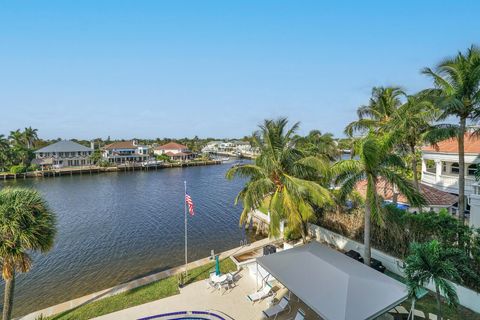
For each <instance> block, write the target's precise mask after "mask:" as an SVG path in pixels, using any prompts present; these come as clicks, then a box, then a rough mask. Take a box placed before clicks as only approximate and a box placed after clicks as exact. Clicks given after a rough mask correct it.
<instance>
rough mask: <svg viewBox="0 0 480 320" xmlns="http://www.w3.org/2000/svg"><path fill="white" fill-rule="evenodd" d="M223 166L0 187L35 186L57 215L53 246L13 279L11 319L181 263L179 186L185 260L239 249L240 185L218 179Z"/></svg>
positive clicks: (12, 183) (241, 233) (10, 183)
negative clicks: (187, 199)
mask: <svg viewBox="0 0 480 320" xmlns="http://www.w3.org/2000/svg"><path fill="white" fill-rule="evenodd" d="M231 165H232V164H222V165H212V166H203V167H189V168H169V169H162V170H158V171H148V172H141V171H137V172H127V173H124V172H123V173H105V174H97V175H82V176H80V175H75V176H63V177H56V178H48V179H32V180H17V181H8V182H6V183H0V187H2V186H22V187H31V188H35V189H37V190H38V191H39V192H40V193H41V194H42V195H43V196H44V197H45V198H46V200H47V201H48V203H49V205H50V207H51V209H52V210H53V211H54V212H55V213H56V214H57V217H58V226H57V227H58V235H57V238H56V242H55V246H54V248H53V249H52V250H51V251H50V252H49V253H47V254H44V255H36V254H34V255H33V268H32V270H31V271H30V272H29V273H27V274H21V275H19V276H18V278H17V283H16V287H15V303H14V314H15V315H16V316H19V315H23V314H26V313H29V312H32V311H35V310H38V309H42V308H45V307H48V306H51V305H55V304H58V303H60V302H63V301H67V300H70V299H73V298H76V297H79V296H82V295H85V294H88V293H91V292H95V291H99V290H102V289H105V288H108V287H112V286H114V285H117V284H120V283H123V282H127V281H130V280H133V279H135V278H139V277H142V276H144V275H148V274H151V273H155V272H159V271H161V270H165V269H168V268H171V267H175V266H178V265H181V264H183V262H184V183H183V182H184V181H187V187H188V193H189V194H190V196H191V197H192V199H193V201H194V204H195V207H196V208H195V216H193V217H189V226H188V236H189V239H188V241H189V242H188V243H189V253H188V256H189V260H190V261H193V260H197V259H200V258H203V257H206V256H208V255H210V250H212V249H213V250H215V251H216V252H220V251H224V250H228V249H231V248H233V247H236V246H239V244H240V241H241V240H243V239H245V238H247V237H248V235H247V234H246V232H245V231H244V230H243V229H242V228H240V227H239V225H238V219H239V216H240V212H241V207H240V206H236V207H235V206H234V205H233V203H234V198H235V196H236V194H237V193H238V192H239V191H240V190H241V188H242V186H243V181H242V180H239V179H237V180H234V181H227V180H226V179H225V172H226V171H227V170H228V168H230V166H231ZM0 290H2V291H1V292H2V293H1V298H2V299H1V301H3V284H2V286H1V288H0Z"/></svg>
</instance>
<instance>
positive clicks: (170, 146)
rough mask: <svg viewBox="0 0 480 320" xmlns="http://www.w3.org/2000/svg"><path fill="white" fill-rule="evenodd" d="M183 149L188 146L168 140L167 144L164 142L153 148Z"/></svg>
mask: <svg viewBox="0 0 480 320" xmlns="http://www.w3.org/2000/svg"><path fill="white" fill-rule="evenodd" d="M185 149H188V147H187V146H184V145H183V144H180V143H176V142H169V143H167V144H164V145H163V146H158V147H156V148H155V150H185Z"/></svg>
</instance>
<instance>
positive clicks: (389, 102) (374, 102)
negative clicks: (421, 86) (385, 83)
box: [345, 87, 405, 137]
mask: <svg viewBox="0 0 480 320" xmlns="http://www.w3.org/2000/svg"><path fill="white" fill-rule="evenodd" d="M404 95H405V93H404V92H403V91H402V89H400V88H399V87H374V88H373V89H372V97H371V98H370V102H369V104H368V105H366V106H361V107H360V108H358V110H357V115H358V120H356V121H353V122H351V123H350V124H348V125H347V127H346V128H345V134H346V135H347V136H349V137H352V136H353V134H354V132H368V131H369V130H370V129H373V130H375V131H379V130H380V128H381V127H383V126H384V125H385V124H386V123H387V122H388V121H389V120H390V118H391V117H392V116H393V115H394V114H395V112H396V110H397V109H398V108H399V107H400V105H401V104H402V101H401V97H402V96H404Z"/></svg>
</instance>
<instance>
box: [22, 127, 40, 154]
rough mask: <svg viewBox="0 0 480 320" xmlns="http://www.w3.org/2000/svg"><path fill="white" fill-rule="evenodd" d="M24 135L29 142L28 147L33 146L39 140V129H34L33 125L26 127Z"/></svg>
mask: <svg viewBox="0 0 480 320" xmlns="http://www.w3.org/2000/svg"><path fill="white" fill-rule="evenodd" d="M23 135H24V139H25V141H26V142H27V148H28V149H31V148H33V146H34V144H35V142H36V141H37V140H38V129H33V128H32V127H28V128H25V130H24V131H23Z"/></svg>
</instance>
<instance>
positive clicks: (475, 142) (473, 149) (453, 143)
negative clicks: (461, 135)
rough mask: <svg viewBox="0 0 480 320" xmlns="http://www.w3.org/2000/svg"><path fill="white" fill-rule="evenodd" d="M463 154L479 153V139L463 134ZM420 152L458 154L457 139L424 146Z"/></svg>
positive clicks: (469, 134)
mask: <svg viewBox="0 0 480 320" xmlns="http://www.w3.org/2000/svg"><path fill="white" fill-rule="evenodd" d="M464 141H465V153H480V138H479V137H478V136H475V135H473V134H471V133H466V134H465V140H464ZM422 151H427V152H442V153H458V141H457V138H453V139H448V140H444V141H440V142H439V143H437V144H436V145H433V146H424V147H423V148H422Z"/></svg>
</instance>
